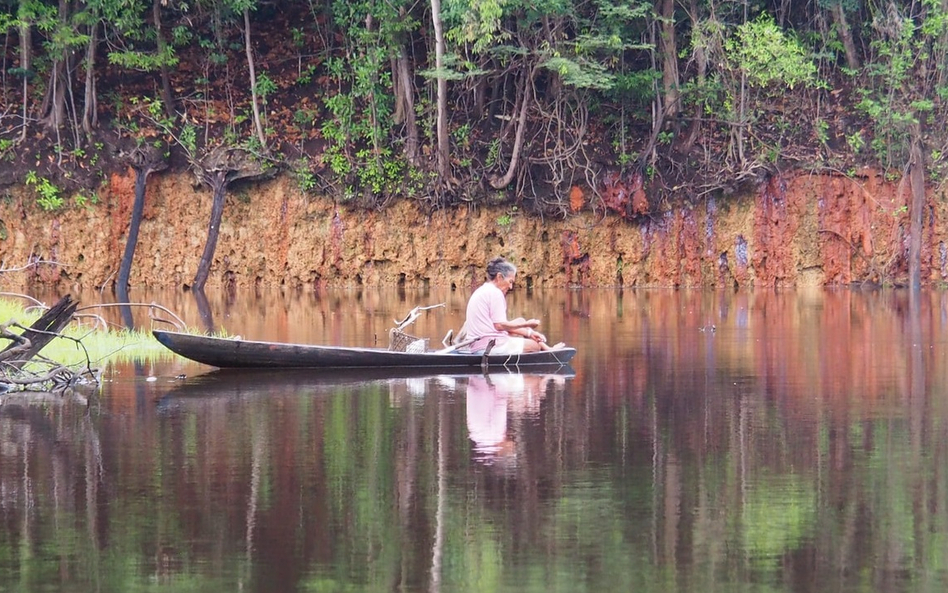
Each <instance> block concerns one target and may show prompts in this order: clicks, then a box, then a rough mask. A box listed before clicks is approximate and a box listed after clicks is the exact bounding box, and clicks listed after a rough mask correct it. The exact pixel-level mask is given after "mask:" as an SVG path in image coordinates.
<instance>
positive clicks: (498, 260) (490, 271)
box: [487, 257, 517, 280]
mask: <svg viewBox="0 0 948 593" xmlns="http://www.w3.org/2000/svg"><path fill="white" fill-rule="evenodd" d="M516 273H517V266H515V265H513V264H512V263H510V262H509V261H507V260H505V259H504V258H502V257H495V258H494V259H492V260H490V261H489V262H487V279H488V280H493V279H494V278H496V277H497V274H501V275H502V276H503V277H504V278H510V277H511V276H512V275H514V274H516Z"/></svg>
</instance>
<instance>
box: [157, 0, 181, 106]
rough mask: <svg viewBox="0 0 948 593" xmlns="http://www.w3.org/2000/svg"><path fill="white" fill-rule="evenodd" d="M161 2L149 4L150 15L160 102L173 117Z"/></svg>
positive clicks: (159, 0)
mask: <svg viewBox="0 0 948 593" xmlns="http://www.w3.org/2000/svg"><path fill="white" fill-rule="evenodd" d="M161 3H162V0H154V2H153V3H152V6H151V16H152V20H153V22H154V25H155V33H156V40H155V41H156V44H157V48H158V57H159V63H160V64H161V66H160V68H159V70H160V72H161V102H162V103H164V104H165V114H166V115H167V116H168V117H169V118H171V119H174V118H175V116H176V115H177V113H176V111H175V104H174V94H173V93H172V92H171V76H170V74H169V73H168V64H167V63H165V58H166V56H165V52H166V51H167V47H168V42H167V41H165V34H164V31H162V28H161Z"/></svg>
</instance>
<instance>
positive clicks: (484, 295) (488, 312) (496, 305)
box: [465, 282, 508, 350]
mask: <svg viewBox="0 0 948 593" xmlns="http://www.w3.org/2000/svg"><path fill="white" fill-rule="evenodd" d="M497 321H507V299H506V298H504V293H503V291H501V290H500V289H499V288H497V286H496V285H494V283H493V282H485V283H484V284H482V285H481V286H480V287H479V288H478V289H477V290H475V291H474V294H472V295H471V300H469V301H468V302H467V321H466V322H465V327H466V329H467V335H468V336H470V337H472V338H475V337H476V338H477V341H476V342H474V343H473V344H471V346H470V348H471V350H483V349H485V348H487V343H488V342H490V341H491V339H492V338H506V337H507V335H508V334H507V332H505V331H497V330H496V329H494V323H495V322H497ZM498 343H500V340H498Z"/></svg>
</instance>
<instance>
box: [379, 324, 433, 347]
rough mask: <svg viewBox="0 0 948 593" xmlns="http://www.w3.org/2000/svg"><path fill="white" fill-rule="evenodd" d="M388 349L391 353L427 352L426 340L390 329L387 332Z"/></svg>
mask: <svg viewBox="0 0 948 593" xmlns="http://www.w3.org/2000/svg"><path fill="white" fill-rule="evenodd" d="M388 349H389V350H391V351H392V352H411V353H421V352H426V351H427V350H428V338H418V337H415V336H412V335H410V334H406V333H405V332H403V331H400V330H397V329H395V328H392V329H391V330H389V332H388Z"/></svg>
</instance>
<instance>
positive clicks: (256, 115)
mask: <svg viewBox="0 0 948 593" xmlns="http://www.w3.org/2000/svg"><path fill="white" fill-rule="evenodd" d="M244 47H245V49H246V50H247V67H248V69H249V70H250V101H251V103H252V104H253V127H254V129H255V130H256V132H257V139H259V140H260V146H261V147H262V148H263V150H264V151H266V149H267V137H266V135H265V134H264V133H263V123H262V122H261V120H260V106H259V104H258V99H257V71H256V69H255V68H254V62H253V47H252V46H251V45H250V9H249V8H247V9H244Z"/></svg>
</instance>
